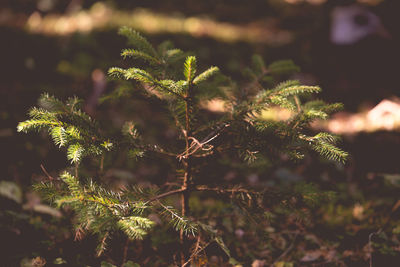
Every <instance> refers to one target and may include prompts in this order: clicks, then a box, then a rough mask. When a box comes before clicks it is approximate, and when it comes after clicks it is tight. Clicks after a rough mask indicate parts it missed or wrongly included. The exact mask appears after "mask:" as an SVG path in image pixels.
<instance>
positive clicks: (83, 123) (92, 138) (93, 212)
mask: <svg viewBox="0 0 400 267" xmlns="http://www.w3.org/2000/svg"><path fill="white" fill-rule="evenodd" d="M120 34H122V35H123V36H125V37H127V39H128V44H129V45H130V46H131V47H132V48H129V49H125V50H123V51H122V53H121V55H122V56H123V57H124V58H133V59H135V61H134V62H136V63H137V66H136V67H131V68H127V69H123V68H118V67H114V68H111V69H110V70H109V75H110V76H111V77H113V78H116V79H123V80H128V81H132V82H133V83H134V86H135V87H136V88H138V89H140V90H142V92H143V93H144V94H146V95H148V96H149V97H157V98H159V99H160V100H161V101H162V102H163V103H164V104H165V106H166V107H167V108H168V111H169V115H170V117H171V126H172V127H175V128H176V129H177V131H178V132H179V134H178V135H177V136H178V140H176V144H177V145H176V146H175V147H172V148H168V150H167V149H166V148H163V145H162V144H157V145H155V144H147V143H145V141H144V139H143V138H142V136H141V135H140V134H139V131H138V129H137V127H136V125H135V123H134V122H126V123H125V125H124V127H123V128H122V132H123V135H121V136H119V137H115V136H112V137H108V136H107V135H106V134H105V133H104V132H103V131H102V129H101V128H100V126H99V124H98V123H97V122H96V121H95V120H93V119H92V118H91V117H90V116H88V115H87V114H85V113H84V112H83V111H82V110H81V107H80V104H81V101H80V100H79V99H77V98H75V97H74V98H70V99H68V100H67V101H65V102H63V101H60V100H58V99H57V98H56V97H54V96H51V95H49V94H43V95H42V96H41V97H40V99H39V107H34V108H32V109H31V110H30V112H29V116H30V119H28V120H26V121H24V122H21V123H19V125H18V131H19V132H25V133H26V132H29V131H32V130H41V129H46V130H48V131H49V133H50V135H51V137H52V139H53V141H54V143H55V144H56V145H57V146H58V147H60V148H62V147H65V148H66V151H67V158H68V159H69V160H70V161H71V164H72V165H73V166H74V170H75V171H74V172H72V173H70V172H67V171H65V172H63V173H62V174H61V175H60V177H59V179H57V180H52V181H47V182H42V183H39V184H36V185H35V188H36V189H37V190H39V191H40V192H41V193H42V195H43V196H44V197H45V198H46V199H47V200H49V201H50V202H53V203H55V204H56V205H58V206H59V207H62V206H65V205H68V206H69V207H71V208H72V209H73V210H74V211H75V212H76V215H77V217H78V221H79V223H78V226H77V227H78V229H79V231H91V232H93V233H96V234H98V236H99V238H100V239H99V240H100V241H99V246H98V253H99V255H100V254H101V253H102V252H103V251H104V250H105V248H106V244H107V240H108V239H109V238H110V237H111V234H112V233H113V232H115V231H123V232H124V233H125V234H126V235H127V236H128V237H129V238H130V239H143V238H144V237H145V235H146V234H148V233H149V232H150V231H151V230H152V229H153V228H154V227H155V223H154V222H153V221H152V220H150V219H149V217H148V216H149V214H151V213H153V214H154V213H156V214H158V216H160V217H162V218H165V220H166V221H168V222H170V223H171V225H172V227H173V228H174V229H175V230H176V231H177V232H178V233H179V239H180V244H181V251H180V252H178V253H177V258H179V259H180V260H179V261H180V264H181V265H182V266H186V265H187V264H189V262H191V261H193V260H194V258H196V257H197V256H198V255H199V254H200V253H204V248H205V246H207V245H208V244H210V242H214V241H215V242H216V243H218V244H219V245H220V246H221V248H222V249H223V251H225V253H226V254H227V255H228V256H230V252H229V249H228V248H227V246H225V244H224V242H223V241H222V238H221V236H219V235H218V234H217V233H218V232H217V229H214V228H213V227H211V226H210V225H208V224H207V221H206V220H205V221H204V220H202V219H201V218H195V217H193V216H192V215H191V212H190V206H189V199H190V197H191V195H192V193H193V192H199V193H201V192H214V193H216V194H214V195H213V196H214V197H216V198H218V197H220V195H227V196H229V197H231V199H232V205H238V206H239V207H240V208H241V209H248V210H249V211H250V212H255V211H258V212H261V213H262V212H263V205H264V199H265V198H266V197H267V196H266V195H267V194H268V192H264V191H255V190H251V189H245V188H243V187H240V186H234V187H226V186H221V185H215V184H211V183H206V184H204V183H203V182H202V181H207V179H205V180H204V179H202V177H201V176H202V175H204V171H203V172H202V170H204V169H205V168H207V164H208V163H209V162H210V161H213V162H215V161H216V160H217V159H218V158H221V157H233V158H240V159H242V160H243V161H245V162H249V163H251V162H254V161H256V160H257V159H258V158H271V157H274V156H276V155H282V154H284V155H288V156H289V157H291V158H293V159H301V158H303V157H304V155H305V153H306V152H307V151H308V150H314V151H316V152H318V153H319V154H321V155H322V156H323V157H325V158H327V159H330V160H335V161H339V162H343V161H344V160H345V159H346V157H347V153H346V152H344V151H342V150H341V149H340V148H338V147H337V146H336V144H337V142H338V141H339V138H338V137H337V136H334V135H331V134H329V133H325V132H321V133H318V134H316V135H310V134H309V133H310V131H309V129H308V126H309V124H310V122H312V121H314V120H317V119H327V118H328V116H329V114H330V113H332V112H335V111H336V110H338V109H340V108H341V105H340V104H326V103H324V102H323V101H321V100H313V101H304V100H305V99H309V98H307V95H310V94H315V93H318V92H320V90H321V89H320V88H319V87H318V86H306V85H302V84H301V83H300V82H299V81H296V80H289V81H285V82H281V83H278V84H277V85H275V86H272V84H274V83H275V81H276V79H277V78H278V79H279V77H285V75H286V76H287V75H288V74H291V73H293V72H295V71H298V68H297V66H295V65H294V64H293V63H292V62H291V61H278V62H275V63H272V64H270V65H269V66H266V65H265V63H264V61H263V60H262V59H261V57H260V56H254V57H253V66H252V68H248V69H246V70H245V74H246V75H247V77H249V78H250V79H251V81H250V82H249V83H247V84H246V85H245V86H241V85H238V84H235V83H234V82H232V81H230V80H228V79H223V78H221V77H224V76H222V74H220V73H219V69H218V67H214V66H212V67H210V68H208V69H206V70H205V71H199V69H198V67H197V59H196V57H195V56H192V55H188V54H187V53H185V52H183V51H181V50H180V49H176V48H174V47H173V46H172V45H171V43H170V42H164V43H162V44H161V45H159V46H158V47H157V49H156V48H155V47H153V46H152V45H151V44H150V43H149V42H148V41H147V40H146V39H145V38H144V37H142V36H141V35H140V34H139V33H137V32H136V31H134V30H132V29H130V28H127V27H124V28H122V29H120ZM138 66H140V67H138ZM221 80H222V82H223V84H222V85H221V84H219V82H220V81H221ZM267 88H271V89H267ZM115 95H117V94H114V96H115ZM215 99H217V100H218V101H221V102H223V103H224V110H223V112H221V113H219V114H217V115H216V116H213V117H212V118H210V116H207V115H205V114H204V110H203V107H204V103H207V101H210V100H215ZM276 107H280V108H282V109H286V110H289V111H290V114H291V115H290V118H289V119H286V120H283V121H276V120H267V119H264V118H263V117H262V116H261V113H262V112H264V111H265V110H270V109H274V108H276ZM126 147H128V148H129V151H128V153H129V154H130V155H134V156H135V157H141V156H143V154H144V153H160V154H161V155H163V156H165V157H172V158H173V159H175V160H176V162H177V163H178V165H179V166H181V167H180V168H181V170H177V172H176V173H177V177H176V182H181V185H180V186H176V188H174V189H172V190H169V191H166V192H160V190H159V189H156V188H155V187H151V188H140V187H132V188H129V189H121V190H119V191H113V190H108V189H106V188H105V187H104V186H102V185H99V184H97V183H95V182H94V181H92V180H89V181H86V182H83V180H82V179H81V177H80V173H79V166H80V163H81V162H82V159H83V158H85V157H99V158H101V168H103V159H104V157H107V153H108V152H109V151H112V150H113V151H118V150H121V151H122V152H123V151H126V149H125V148H126ZM173 195H180V205H179V206H177V207H173V206H171V205H169V204H167V202H166V200H167V199H168V197H170V196H173ZM254 207H256V208H254ZM221 215H222V214H221Z"/></svg>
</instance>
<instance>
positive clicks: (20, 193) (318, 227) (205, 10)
mask: <svg viewBox="0 0 400 267" xmlns="http://www.w3.org/2000/svg"><path fill="white" fill-rule="evenodd" d="M399 11H400V2H399V1H396V0H392V1H391V0H357V1H356V0H252V1H239V0H230V1H228V0H213V1H210V0H203V1H194V0H186V1H182V0H163V1H156V0H146V1H123V0H109V1H95V0H89V1H83V0H71V1H64V0H63V1H61V0H2V1H1V3H0V36H1V42H0V59H1V61H0V121H1V124H0V153H1V154H0V156H1V161H0V170H1V173H0V207H1V209H0V236H1V238H0V239H1V241H0V244H1V243H3V245H6V246H2V247H4V248H5V250H3V251H2V254H3V253H4V252H6V253H4V254H3V255H5V260H4V262H6V263H7V265H4V266H19V265H20V264H21V266H23V264H29V262H30V259H32V258H35V257H38V256H41V257H45V258H46V257H47V265H46V266H52V264H56V263H55V262H56V260H57V259H58V258H59V257H61V258H62V259H61V258H60V259H59V261H61V263H62V260H63V259H67V261H69V262H75V263H76V266H83V265H79V264H78V263H79V262H86V263H87V264H89V263H91V264H95V263H96V262H98V260H97V259H95V257H94V256H93V255H88V254H85V253H82V251H81V250H82V249H87V250H88V251H90V250H89V249H91V248H92V247H93V246H95V245H93V244H94V242H93V240H90V239H89V240H86V241H85V242H87V243H84V242H80V243H79V242H74V241H73V236H72V234H71V233H70V230H71V226H70V222H69V221H68V219H67V218H65V217H63V216H61V213H60V212H59V211H58V210H55V209H53V208H51V207H49V206H47V205H46V204H45V203H42V202H41V200H40V198H39V197H38V196H37V195H35V193H33V192H32V190H31V184H32V182H34V181H40V180H41V179H42V178H43V177H44V173H43V171H42V169H41V165H43V167H45V169H46V170H47V171H48V172H49V173H51V174H54V175H56V174H57V171H58V170H60V169H62V168H65V166H67V165H68V162H67V160H66V159H65V155H64V152H60V151H59V150H58V149H57V148H55V147H54V145H53V144H52V143H51V142H50V140H49V138H47V137H46V134H45V133H43V134H40V135H35V134H32V135H23V134H19V133H17V132H16V126H17V123H18V122H20V121H23V120H25V119H26V118H27V115H26V113H27V110H28V109H29V108H30V107H32V106H34V105H36V101H37V99H38V97H39V95H40V94H41V93H42V92H44V91H45V92H48V93H50V94H53V95H55V96H57V97H60V98H62V99H65V98H66V97H68V96H72V95H76V96H79V97H81V98H83V99H84V100H85V107H84V109H85V111H86V112H88V113H89V114H91V115H92V116H93V117H95V118H100V117H101V118H102V119H104V118H106V119H109V120H110V122H112V123H111V124H112V125H113V126H120V125H121V124H122V122H123V121H124V120H125V119H126V118H127V117H126V115H121V114H120V113H118V112H117V109H118V104H115V103H114V104H105V105H103V104H99V98H100V97H101V96H102V95H103V94H105V93H110V92H112V91H113V89H115V86H116V85H115V84H113V83H112V82H110V81H109V80H108V79H107V77H106V73H107V69H108V68H109V67H111V66H118V65H121V58H120V51H121V50H122V48H124V47H125V40H124V39H123V38H122V37H120V36H118V35H117V29H118V28H119V27H120V26H123V25H127V26H130V27H132V28H134V29H136V30H138V31H140V32H141V33H143V35H144V36H146V37H147V38H148V39H149V40H150V41H151V42H152V43H154V44H159V43H161V42H162V41H164V40H171V41H172V42H173V43H174V44H175V46H176V47H178V48H181V49H182V50H184V51H192V52H193V53H194V54H196V55H197V56H198V61H199V62H200V64H201V65H203V66H207V65H216V66H219V68H220V69H221V70H222V72H223V73H224V74H226V75H228V76H231V77H232V78H233V79H234V80H238V81H240V80H241V79H242V74H241V73H242V70H243V69H244V68H245V67H246V66H247V65H249V64H250V60H251V56H252V55H253V54H255V53H257V54H260V55H262V56H263V58H264V59H265V61H266V62H272V61H274V60H278V59H292V60H293V61H294V62H295V63H296V64H297V65H299V66H300V67H301V72H300V73H299V74H297V76H296V77H295V78H296V79H299V80H301V81H302V82H303V83H305V84H310V85H311V84H312V85H314V84H317V85H320V86H321V87H322V89H323V92H322V94H321V95H320V96H319V97H320V98H321V99H324V100H326V101H328V102H342V103H344V104H345V110H344V111H343V112H340V113H338V114H335V116H334V117H333V118H331V119H330V120H329V121H327V122H323V123H322V122H319V123H316V124H315V125H313V127H315V129H325V130H329V131H331V132H334V133H338V134H340V135H343V137H344V140H343V147H344V148H345V149H346V150H347V151H349V152H350V154H351V160H350V161H349V162H348V163H347V164H346V165H345V166H341V165H336V164H334V163H331V162H321V161H319V160H318V159H317V158H312V157H310V158H307V159H306V160H305V162H303V163H302V164H298V165H291V164H289V163H288V164H286V165H285V164H284V165H282V166H278V167H274V168H273V169H272V170H270V171H268V175H270V177H274V179H275V180H274V181H275V182H276V183H279V182H282V181H284V182H287V181H298V180H305V181H310V182H313V183H315V184H317V185H319V187H320V188H321V189H327V190H333V191H335V192H337V194H338V196H339V197H338V200H337V201H336V202H332V203H327V204H325V206H324V207H323V209H324V212H322V211H321V210H320V211H319V212H317V213H316V214H318V215H316V216H317V217H316V218H315V222H314V223H313V224H312V226H310V227H311V228H310V232H311V233H312V235H313V236H312V238H316V239H318V240H321V242H322V243H323V245H321V246H323V247H324V249H317V247H315V248H307V249H306V248H304V249H303V250H304V255H303V256H301V257H300V258H298V259H297V260H298V261H301V262H302V264H304V266H312V265H307V264H311V263H313V262H321V261H323V262H329V260H330V261H331V262H335V261H337V262H339V261H340V262H343V263H344V264H349V265H348V266H365V263H366V262H368V257H369V253H370V251H369V250H368V247H369V239H368V238H369V235H370V234H371V233H374V232H376V231H379V230H380V232H379V233H384V234H385V235H380V236H379V238H380V239H379V242H380V243H379V242H378V241H377V244H378V245H379V246H380V247H379V249H380V250H379V251H380V253H381V254H380V255H383V256H382V257H383V260H387V264H386V265H381V266H398V265H396V264H395V265H390V264H394V263H396V262H397V263H399V262H400V261H398V260H399V251H400V242H399V239H398V234H399V233H400V225H399V226H397V225H398V223H399V221H400V216H399V215H400V214H398V213H399V211H398V210H397V209H398V208H399V206H400V204H399V203H400V202H397V201H398V195H399V193H400V190H399V186H400V164H399V163H400V162H399V159H400V157H399V155H400V153H399V149H400V135H399V129H400V128H399V127H400V99H399V98H398V97H399V96H400V87H399V85H398V76H397V75H399V67H398V65H399V63H400V53H399V47H400V46H399V44H400V43H399V41H400V27H399V25H400V16H399V15H398V13H399ZM127 103H129V102H127ZM133 103H134V105H133V106H134V107H132V106H131V107H128V108H127V110H126V113H127V114H128V113H129V112H130V113H132V112H133V113H134V114H135V115H130V118H133V119H134V120H136V121H139V123H143V122H145V121H147V122H150V126H148V127H149V129H147V130H149V131H153V132H156V131H159V130H160V129H159V128H160V125H161V126H164V125H163V124H162V123H163V122H162V119H160V118H158V116H157V114H158V113H157V112H159V111H160V110H157V108H153V109H152V108H150V107H149V106H148V105H146V104H145V102H144V101H143V99H140V97H138V98H137V99H135V100H134V102H133ZM138 110H140V112H138ZM135 112H137V113H135ZM143 124H144V123H143ZM143 127H144V126H143ZM164 131H165V133H160V135H162V136H164V135H165V136H168V129H165V128H164ZM146 164H147V165H146ZM153 164H154V163H153ZM164 168H166V167H165V166H157V167H154V166H153V165H151V163H145V164H142V165H140V164H137V163H127V161H126V159H121V160H120V161H119V163H117V164H116V165H113V166H112V168H111V170H110V172H109V173H107V175H108V176H109V177H117V178H118V181H119V182H120V183H122V184H129V183H138V182H144V181H145V180H146V179H149V180H151V181H152V182H155V183H157V181H158V180H157V179H159V177H160V173H163V172H164ZM263 179H264V178H263V175H262V174H260V173H258V172H256V173H247V174H246V177H245V179H244V180H243V181H241V182H242V183H244V184H246V183H247V184H252V183H253V184H254V183H258V182H260V181H263ZM61 222H62V223H61ZM60 225H63V227H64V228H65V229H61V228H60ZM327 225H328V226H329V227H328V226H327ZM325 227H328V229H330V231H331V232H330V234H327V231H326V230H327V228H325ZM321 233H322V234H321ZM310 238H311V237H310ZM324 242H325V243H324ZM92 243H93V244H92ZM79 251H81V253H79ZM329 253H330V254H329ZM332 255H334V256H332ZM254 257H260V256H257V255H256V256H254ZM254 257H253V258H252V260H251V261H253V263H254ZM329 257H331V258H329ZM334 257H336V258H334ZM78 258H79V259H78ZM49 259H51V260H49ZM290 261H291V259H288V262H290ZM61 263H60V264H61ZM258 263H259V264H263V263H262V258H260V261H259V262H258ZM0 265H1V264H0ZM26 266H30V265H26ZM38 266H42V265H38ZM69 266H73V264H71V265H69ZM256 266H263V265H256ZM282 266H284V265H282ZM285 266H286V265H285ZM296 266H297V265H296ZM301 266H303V265H301ZM313 266H316V265H313ZM318 266H319V265H318ZM324 266H326V265H324ZM332 266H338V265H332Z"/></svg>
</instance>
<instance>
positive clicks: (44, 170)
mask: <svg viewBox="0 0 400 267" xmlns="http://www.w3.org/2000/svg"><path fill="white" fill-rule="evenodd" d="M40 168H41V169H42V171H43V172H44V174H46V176H47V178H49V180H50V181H53V180H55V179H54V177H53V176H51V175H50V174H49V173H48V172H47V170H46V169H45V168H44V166H43V164H40Z"/></svg>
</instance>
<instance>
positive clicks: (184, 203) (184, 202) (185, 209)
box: [179, 83, 192, 265]
mask: <svg viewBox="0 0 400 267" xmlns="http://www.w3.org/2000/svg"><path fill="white" fill-rule="evenodd" d="M185 101H186V103H185V122H186V125H185V126H186V134H185V143H186V150H185V151H186V155H185V156H184V160H183V166H184V170H185V174H184V177H183V184H182V187H181V188H182V190H183V191H182V195H181V207H182V210H181V212H182V216H188V214H189V197H190V187H191V179H192V164H191V158H190V153H189V146H190V144H189V137H190V136H191V135H192V131H191V127H190V112H191V106H190V105H191V103H190V101H191V99H190V83H189V86H188V89H187V93H186V97H185ZM179 237H180V242H181V245H182V251H181V264H182V265H184V264H185V262H186V261H187V259H188V257H189V251H188V250H189V249H188V247H189V246H188V244H187V239H186V238H185V233H184V231H183V229H181V230H180V233H179Z"/></svg>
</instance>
